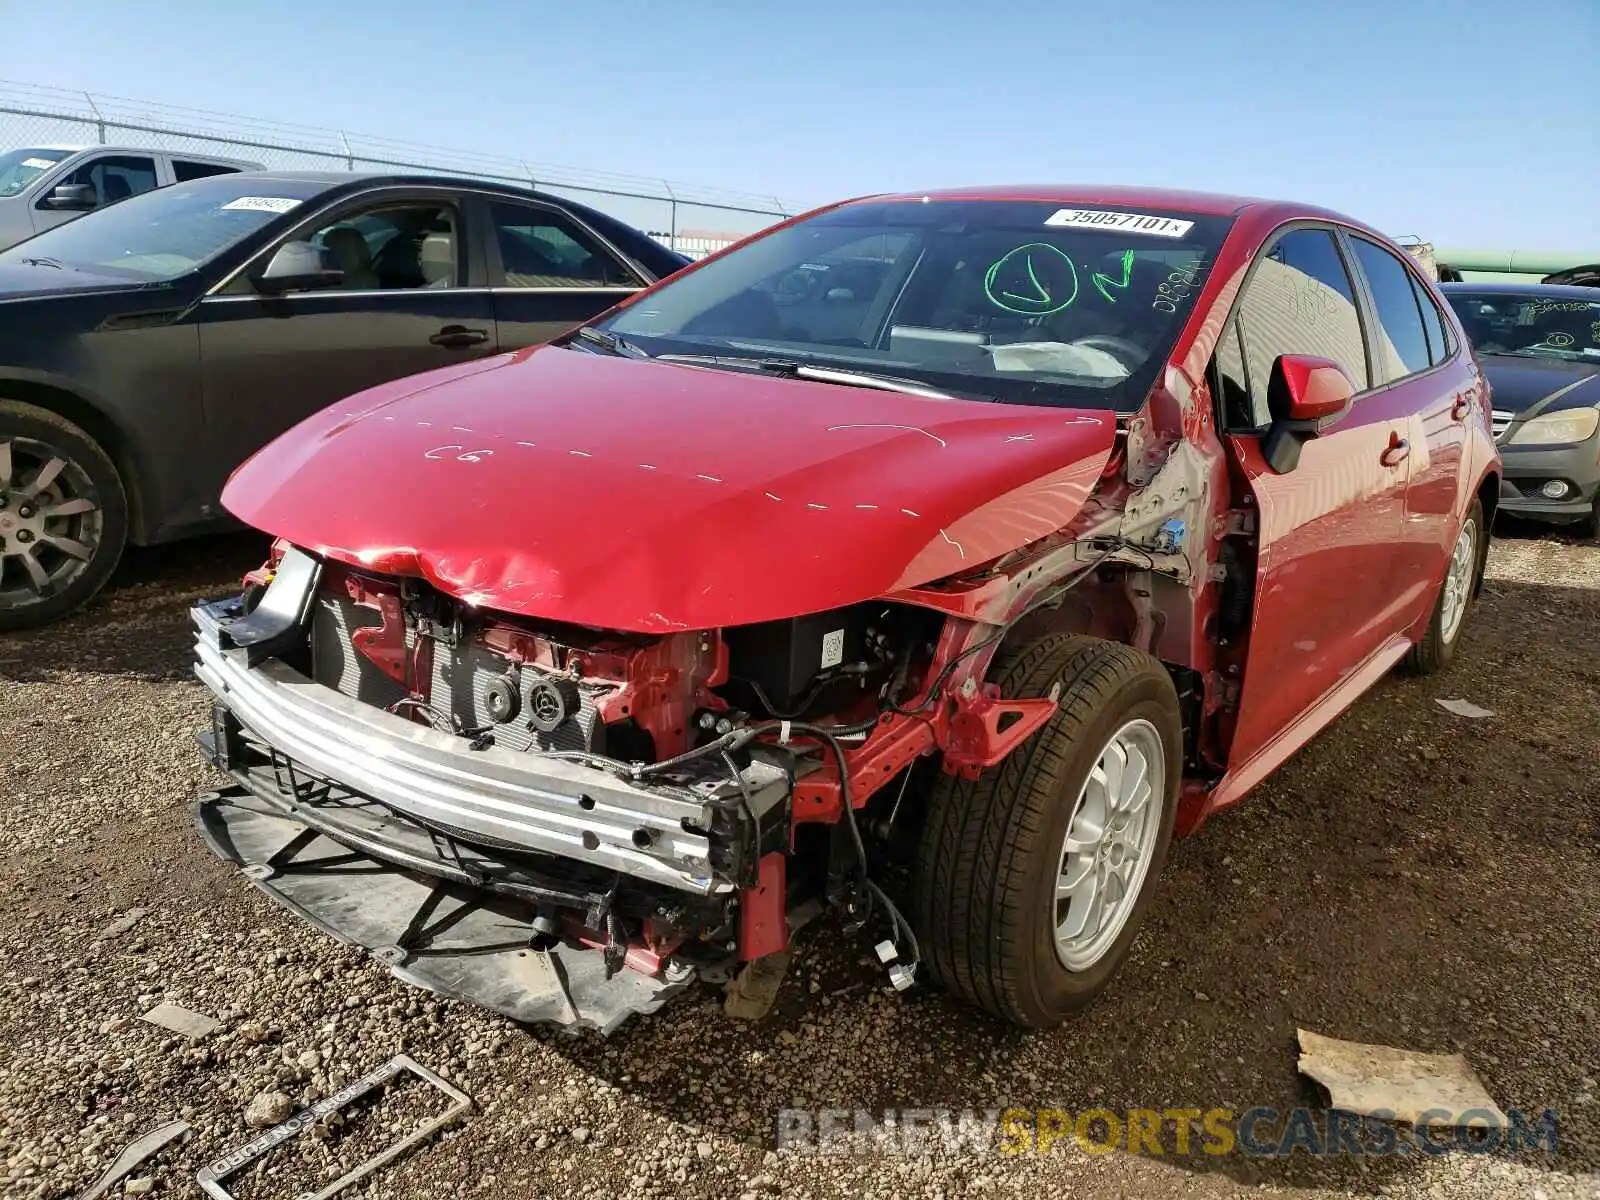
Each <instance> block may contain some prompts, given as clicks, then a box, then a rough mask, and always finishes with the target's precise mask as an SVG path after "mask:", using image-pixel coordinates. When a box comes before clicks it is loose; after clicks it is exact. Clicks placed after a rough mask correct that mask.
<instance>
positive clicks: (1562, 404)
mask: <svg viewBox="0 0 1600 1200" xmlns="http://www.w3.org/2000/svg"><path fill="white" fill-rule="evenodd" d="M1480 360H1481V361H1482V363H1483V371H1484V374H1485V375H1487V376H1488V377H1489V388H1490V397H1491V399H1492V400H1493V402H1494V406H1495V407H1496V408H1498V409H1502V410H1504V411H1506V412H1514V413H1525V412H1527V411H1528V410H1529V409H1530V408H1533V407H1534V406H1535V405H1538V406H1540V407H1539V411H1540V412H1541V413H1545V412H1560V411H1561V410H1562V409H1565V408H1588V407H1590V406H1592V405H1594V404H1595V403H1597V402H1600V383H1597V382H1595V377H1596V376H1600V363H1587V362H1567V361H1562V360H1559V359H1543V358H1520V357H1517V356H1514V355H1510V354H1484V355H1481V356H1480Z"/></svg>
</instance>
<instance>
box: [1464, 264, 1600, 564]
mask: <svg viewBox="0 0 1600 1200" xmlns="http://www.w3.org/2000/svg"><path fill="white" fill-rule="evenodd" d="M1442 290H1443V292H1444V294H1445V297H1446V298H1447V299H1448V300H1449V301H1450V305H1451V307H1452V308H1454V309H1455V310H1456V313H1457V315H1458V316H1460V318H1461V324H1462V325H1463V326H1464V327H1465V329H1466V331H1467V337H1468V338H1469V339H1471V341H1472V346H1473V349H1474V350H1476V351H1477V353H1478V355H1479V358H1480V360H1481V361H1482V363H1483V370H1484V374H1485V375H1486V376H1487V377H1488V379H1489V387H1490V396H1491V400H1492V402H1493V404H1494V435H1495V440H1496V441H1497V442H1499V444H1500V457H1501V459H1502V460H1503V461H1504V463H1505V476H1504V477H1503V480H1502V482H1501V485H1500V511H1502V512H1506V513H1510V514H1512V515H1514V516H1518V517H1524V518H1529V519H1532V520H1537V521H1549V522H1554V523H1558V524H1562V525H1567V526H1570V527H1572V528H1573V530H1574V532H1577V533H1579V534H1580V535H1586V536H1589V537H1596V536H1600V291H1597V290H1596V289H1594V288H1592V287H1572V286H1562V285H1559V284H1543V283H1447V284H1444V285H1442Z"/></svg>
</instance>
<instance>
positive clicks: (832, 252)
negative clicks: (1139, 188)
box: [601, 200, 1231, 412]
mask: <svg viewBox="0 0 1600 1200" xmlns="http://www.w3.org/2000/svg"><path fill="white" fill-rule="evenodd" d="M1230 224H1231V220H1230V219H1228V218H1223V217H1205V216H1198V215H1195V214H1192V213H1177V212H1157V211H1151V210H1141V211H1139V212H1107V211H1101V210H1091V209H1074V208H1063V207H1062V206H1061V205H1059V204H1048V203H1040V202H1033V201H1002V200H938V201H932V202H915V201H913V202H902V201H883V202H868V203H862V204H852V205H847V206H845V207H843V208H838V209H834V210H832V211H829V212H825V213H822V214H820V215H818V216H815V217H812V218H810V219H808V220H805V221H802V222H799V223H798V224H795V225H791V226H789V227H788V228H786V229H780V230H777V231H775V232H773V233H771V234H769V235H767V236H766V237H763V238H761V239H759V240H758V241H755V242H752V243H750V244H749V245H747V246H745V247H743V248H742V249H739V250H736V251H734V252H733V253H731V254H728V255H726V256H724V257H723V258H720V259H717V260H715V261H713V262H710V263H707V264H706V265H705V266H703V267H700V268H698V269H696V270H694V271H691V272H690V273H689V274H687V275H685V276H683V277H682V278H680V279H678V280H676V281H674V282H669V283H667V284H665V285H664V286H663V287H661V288H660V289H659V290H658V291H656V292H654V293H652V294H651V295H649V296H648V297H646V298H644V299H643V300H641V301H640V302H639V303H637V304H634V305H633V306H631V307H629V308H626V309H624V310H623V311H621V312H620V313H618V314H617V315H616V316H614V317H613V318H611V319H610V320H608V321H606V322H603V323H602V326H601V327H602V328H603V329H604V330H606V331H607V332H609V333H612V334H615V335H619V336H621V337H622V338H624V339H625V340H626V342H627V344H628V345H629V346H630V347H632V348H633V349H635V350H636V351H643V352H645V353H647V354H651V355H663V354H691V355H711V356H715V357H717V358H719V359H722V360H724V361H727V360H730V359H745V360H749V359H757V360H762V359H776V360H783V361H784V362H789V363H796V364H800V365H802V366H816V367H830V368H835V369H840V370H850V371H866V372H871V373H873V374H878V375H888V376H894V377H896V378H900V379H908V380H911V381H914V382H917V383H922V384H927V385H930V386H931V387H933V388H936V389H939V390H942V391H946V392H950V393H953V394H955V395H959V396H967V397H974V398H979V399H989V400H1000V401H1006V402H1011V403H1025V404H1042V405H1066V406H1071V405H1080V406H1091V407H1095V408H1104V407H1114V408H1117V409H1118V410H1119V411H1125V412H1126V411H1132V410H1134V409H1136V408H1138V406H1139V405H1140V404H1141V403H1142V402H1143V400H1144V397H1145V394H1146V393H1147V392H1148V391H1149V387H1150V384H1151V382H1152V381H1153V380H1154V378H1155V376H1156V373H1157V372H1158V371H1159V370H1160V368H1161V365H1162V364H1163V363H1164V362H1165V361H1166V359H1167V357H1168V355H1169V353H1170V350H1171V345H1172V342H1173V340H1174V338H1176V336H1177V333H1178V330H1179V328H1180V327H1181V326H1182V323H1183V321H1184V319H1185V317H1186V316H1187V315H1188V310H1189V308H1190V307H1191V306H1192V304H1193V300H1194V295H1195V293H1196V292H1197V291H1198V289H1199V288H1200V286H1201V284H1202V283H1203V281H1204V277H1205V274H1206V272H1207V270H1209V269H1210V267H1211V265H1212V263H1213V262H1215V259H1216V251H1217V248H1218V247H1219V246H1220V245H1221V242H1222V239H1223V236H1224V234H1226V232H1227V229H1228V226H1229V225H1230Z"/></svg>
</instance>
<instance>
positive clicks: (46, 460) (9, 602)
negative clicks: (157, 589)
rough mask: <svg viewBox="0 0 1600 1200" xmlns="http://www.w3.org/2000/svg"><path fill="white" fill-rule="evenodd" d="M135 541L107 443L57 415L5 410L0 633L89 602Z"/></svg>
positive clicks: (0, 427) (15, 407)
mask: <svg viewBox="0 0 1600 1200" xmlns="http://www.w3.org/2000/svg"><path fill="white" fill-rule="evenodd" d="M127 536H128V502H127V497H126V495H125V493H124V492H123V488H122V480H121V477H120V476H119V475H118V474H117V469H116V466H115V465H114V464H113V463H112V461H111V459H110V457H109V456H108V455H107V454H106V452H105V451H104V450H103V449H102V448H101V447H100V445H99V443H98V442H96V441H95V440H94V439H93V438H92V437H90V436H89V435H88V434H87V433H85V432H84V431H83V430H82V429H80V428H78V426H76V425H74V424H73V423H72V422H71V421H68V420H66V419H65V418H63V417H60V416H58V415H57V414H55V413H53V412H50V411H48V410H46V409H42V408H36V407H35V406H33V405H31V404H22V403H19V402H18V401H15V400H0V631H3V630H8V629H28V628H32V627H33V626H36V625H44V624H47V623H49V622H51V621H54V620H56V619H58V618H59V617H62V616H65V615H66V614H67V613H69V612H71V611H72V610H73V609H75V608H77V607H78V606H79V605H80V604H82V603H83V602H84V601H86V600H88V599H89V597H91V596H93V595H94V594H95V593H96V592H98V591H99V590H100V589H101V587H103V586H104V585H105V582H106V580H107V579H109V578H110V577H111V572H112V571H113V570H115V569H116V565H117V560H118V559H120V558H121V557H122V548H123V544H124V542H125V541H126V540H127Z"/></svg>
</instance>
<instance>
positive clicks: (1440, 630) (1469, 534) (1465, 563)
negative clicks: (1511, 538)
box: [1406, 500, 1488, 675]
mask: <svg viewBox="0 0 1600 1200" xmlns="http://www.w3.org/2000/svg"><path fill="white" fill-rule="evenodd" d="M1487 550H1488V545H1487V542H1486V539H1485V531H1484V524H1483V505H1482V504H1480V503H1479V502H1478V501H1476V500H1474V501H1473V502H1472V507H1471V508H1469V509H1468V510H1467V519H1466V520H1465V521H1463V522H1461V528H1460V529H1459V530H1458V531H1457V533H1456V540H1455V543H1454V544H1453V545H1452V546H1451V548H1450V561H1449V562H1448V563H1447V564H1446V565H1445V571H1444V582H1443V583H1441V584H1440V585H1439V598H1438V599H1437V600H1435V601H1434V605H1433V613H1432V615H1431V616H1430V617H1429V618H1428V629H1427V632H1426V633H1424V634H1423V635H1422V640H1421V641H1420V642H1418V643H1417V644H1416V645H1415V646H1413V647H1411V652H1410V654H1408V655H1407V656H1406V665H1407V666H1408V667H1409V668H1410V669H1411V670H1412V671H1413V672H1415V673H1416V674H1418V675H1432V674H1433V673H1434V672H1436V671H1442V670H1444V669H1445V668H1446V667H1448V666H1449V665H1450V663H1451V661H1452V660H1453V659H1454V658H1455V656H1456V643H1457V642H1459V641H1460V640H1461V630H1462V627H1463V626H1465V625H1466V623H1467V613H1468V612H1469V611H1470V610H1471V608H1472V600H1473V596H1474V594H1475V593H1476V592H1477V590H1478V573H1479V571H1480V570H1482V567H1483V561H1484V555H1485V553H1486V552H1487Z"/></svg>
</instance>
